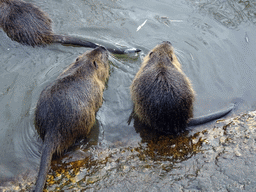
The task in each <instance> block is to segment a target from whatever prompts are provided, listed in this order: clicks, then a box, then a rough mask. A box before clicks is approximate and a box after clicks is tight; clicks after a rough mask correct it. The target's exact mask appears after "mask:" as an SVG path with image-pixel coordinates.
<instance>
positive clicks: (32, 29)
mask: <svg viewBox="0 0 256 192" xmlns="http://www.w3.org/2000/svg"><path fill="white" fill-rule="evenodd" d="M51 23H52V21H51V19H50V18H49V17H48V16H47V15H46V14H45V13H44V12H43V11H41V10H40V9H39V8H38V7H36V6H35V5H33V4H32V3H27V2H24V1H21V0H2V1H0V26H1V27H2V28H3V30H4V32H5V33H6V34H7V35H8V37H10V38H11V39H12V40H14V41H17V42H19V43H21V44H23V45H30V46H33V47H34V46H37V45H46V44H50V43H52V41H53V37H52V34H53V33H52V27H51Z"/></svg>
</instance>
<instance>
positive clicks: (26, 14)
mask: <svg viewBox="0 0 256 192" xmlns="http://www.w3.org/2000/svg"><path fill="white" fill-rule="evenodd" d="M0 28H2V29H3V30H4V32H5V33H6V34H7V36H8V37H10V38H11V39H12V40H14V41H17V42H19V43H21V44H23V45H30V46H33V47H35V46H43V45H47V44H51V43H60V44H63V45H72V46H81V47H90V48H96V47H99V45H97V44H95V43H92V42H89V41H87V40H86V39H82V38H77V37H72V36H69V35H59V34H55V33H54V32H53V30H52V21H51V19H50V18H49V17H48V15H47V14H45V13H44V12H43V11H42V10H40V9H39V8H38V7H37V6H35V5H33V4H32V3H27V2H25V1H22V0H0ZM107 49H108V51H109V52H111V53H114V54H127V53H136V52H140V51H141V50H140V49H119V48H107Z"/></svg>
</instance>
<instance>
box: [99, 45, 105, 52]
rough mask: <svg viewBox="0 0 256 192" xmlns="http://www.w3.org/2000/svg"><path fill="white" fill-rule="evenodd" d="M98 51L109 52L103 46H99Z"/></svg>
mask: <svg viewBox="0 0 256 192" xmlns="http://www.w3.org/2000/svg"><path fill="white" fill-rule="evenodd" d="M98 49H101V50H104V51H107V49H106V48H105V47H103V46H99V47H98Z"/></svg>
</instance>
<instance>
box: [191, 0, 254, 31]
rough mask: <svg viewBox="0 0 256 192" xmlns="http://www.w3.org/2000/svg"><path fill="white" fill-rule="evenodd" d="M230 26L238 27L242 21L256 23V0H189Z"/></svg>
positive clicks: (202, 11)
mask: <svg viewBox="0 0 256 192" xmlns="http://www.w3.org/2000/svg"><path fill="white" fill-rule="evenodd" d="M187 1H188V2H189V3H192V5H194V6H195V7H197V8H198V9H199V12H200V13H203V14H206V15H210V16H212V17H213V18H214V19H216V20H217V21H218V22H220V23H221V24H223V25H224V26H226V27H228V28H237V27H238V26H239V25H240V24H241V23H242V22H247V21H249V22H252V23H253V24H256V2H255V1H253V0H252V1H248V0H214V1H212V0H187Z"/></svg>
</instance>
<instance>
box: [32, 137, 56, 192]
mask: <svg viewBox="0 0 256 192" xmlns="http://www.w3.org/2000/svg"><path fill="white" fill-rule="evenodd" d="M55 150H56V146H55V145H54V143H53V141H52V140H51V139H50V138H49V137H47V135H45V140H44V144H43V150H42V155H41V162H40V169H39V173H38V177H37V180H36V188H35V191H36V192H41V191H43V189H44V185H45V182H46V177H47V174H48V172H49V169H50V165H51V161H52V155H53V153H54V152H55Z"/></svg>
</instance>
